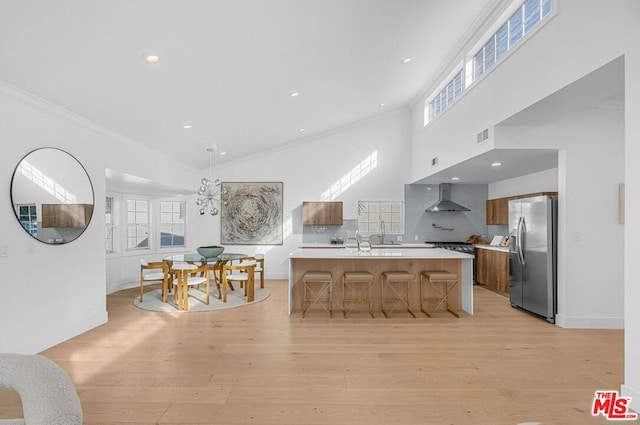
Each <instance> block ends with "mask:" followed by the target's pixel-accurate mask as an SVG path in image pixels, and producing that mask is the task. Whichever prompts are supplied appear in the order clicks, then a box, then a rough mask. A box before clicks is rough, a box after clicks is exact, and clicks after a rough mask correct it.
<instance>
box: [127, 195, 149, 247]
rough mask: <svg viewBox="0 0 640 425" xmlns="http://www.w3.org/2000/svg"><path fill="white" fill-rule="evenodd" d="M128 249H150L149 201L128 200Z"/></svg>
mask: <svg viewBox="0 0 640 425" xmlns="http://www.w3.org/2000/svg"><path fill="white" fill-rule="evenodd" d="M126 205H127V213H126V220H127V224H126V227H127V249H128V250H134V249H149V248H150V244H149V201H147V200H145V199H127V202H126Z"/></svg>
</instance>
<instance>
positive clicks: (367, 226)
mask: <svg viewBox="0 0 640 425" xmlns="http://www.w3.org/2000/svg"><path fill="white" fill-rule="evenodd" d="M383 230H384V233H385V234H387V235H391V234H393V235H402V234H404V204H403V203H402V202H393V201H358V232H360V234H362V235H380V234H382V231H383Z"/></svg>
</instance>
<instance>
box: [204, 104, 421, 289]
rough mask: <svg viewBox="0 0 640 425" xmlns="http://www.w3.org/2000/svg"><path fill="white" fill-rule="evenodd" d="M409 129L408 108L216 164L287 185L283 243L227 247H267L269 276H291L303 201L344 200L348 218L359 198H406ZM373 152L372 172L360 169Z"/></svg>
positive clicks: (239, 175) (244, 176) (235, 177)
mask: <svg viewBox="0 0 640 425" xmlns="http://www.w3.org/2000/svg"><path fill="white" fill-rule="evenodd" d="M410 128H411V125H410V116H409V112H408V110H400V111H395V112H391V113H389V114H387V115H385V116H383V117H381V118H379V119H376V120H372V121H365V122H362V123H356V124H354V125H352V126H349V127H345V128H342V129H339V130H336V131H334V132H332V133H330V134H326V135H324V136H321V137H316V138H314V139H311V140H307V141H303V142H300V143H297V144H295V145H289V146H287V147H286V148H283V149H281V150H279V151H276V152H269V153H264V154H259V155H256V156H254V157H252V158H247V159H245V160H242V161H241V162H237V163H235V164H232V165H228V166H225V167H217V168H216V174H217V177H218V178H220V179H221V180H222V181H282V182H283V188H284V223H285V228H284V244H283V245H282V246H266V247H265V246H227V247H226V249H227V250H232V251H234V252H247V253H254V252H264V253H265V271H266V277H267V278H280V279H285V278H287V277H288V254H289V253H290V252H291V251H292V250H293V249H295V248H296V247H298V246H299V244H300V243H301V242H302V202H303V201H320V200H323V201H326V200H330V199H331V200H338V201H343V204H344V214H343V215H344V219H356V218H357V215H356V214H357V201H358V200H393V201H403V200H404V184H405V183H406V182H407V181H408V179H409V171H408V167H407V161H408V160H407V153H408V151H409V141H410V139H409V131H410ZM372 157H373V158H376V159H375V161H376V162H375V164H376V165H375V167H372V169H371V171H370V172H369V173H363V172H361V168H360V166H361V164H362V163H363V161H367V160H369V159H371V158H372ZM331 194H332V195H331ZM327 195H330V196H329V198H327ZM214 226H215V228H216V234H215V238H216V239H215V240H214V241H213V242H216V243H217V242H218V241H219V237H220V232H219V223H216V224H215V225H214Z"/></svg>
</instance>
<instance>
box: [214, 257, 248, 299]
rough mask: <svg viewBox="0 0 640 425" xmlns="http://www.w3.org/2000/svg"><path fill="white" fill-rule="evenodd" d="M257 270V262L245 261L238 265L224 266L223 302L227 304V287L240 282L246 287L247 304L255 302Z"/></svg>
mask: <svg viewBox="0 0 640 425" xmlns="http://www.w3.org/2000/svg"><path fill="white" fill-rule="evenodd" d="M255 268H256V261H255V260H248V259H243V260H242V261H240V262H239V263H238V264H235V265H231V264H225V265H224V266H222V301H224V302H227V285H228V284H229V282H239V283H240V284H241V285H243V286H244V294H245V296H246V297H247V302H251V301H254V300H255V274H256V272H255Z"/></svg>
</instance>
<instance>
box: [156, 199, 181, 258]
mask: <svg viewBox="0 0 640 425" xmlns="http://www.w3.org/2000/svg"><path fill="white" fill-rule="evenodd" d="M166 203H171V204H173V205H172V211H171V214H172V215H173V214H175V213H176V211H175V210H173V207H175V204H178V205H179V211H178V214H181V215H182V220H183V222H182V223H181V224H180V223H175V222H172V223H163V218H162V216H163V211H162V204H166ZM187 217H188V211H187V201H186V200H184V199H158V220H157V223H158V226H157V230H156V233H157V234H158V241H159V246H158V248H160V249H176V248H186V246H187ZM167 225H169V226H171V227H172V228H173V227H174V226H182V233H183V234H182V240H183V243H182V244H181V245H179V244H171V245H164V244H163V237H162V230H163V226H167ZM171 234H172V235H174V233H171ZM173 239H174V238H173V237H172V240H173Z"/></svg>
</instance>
